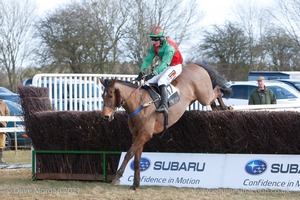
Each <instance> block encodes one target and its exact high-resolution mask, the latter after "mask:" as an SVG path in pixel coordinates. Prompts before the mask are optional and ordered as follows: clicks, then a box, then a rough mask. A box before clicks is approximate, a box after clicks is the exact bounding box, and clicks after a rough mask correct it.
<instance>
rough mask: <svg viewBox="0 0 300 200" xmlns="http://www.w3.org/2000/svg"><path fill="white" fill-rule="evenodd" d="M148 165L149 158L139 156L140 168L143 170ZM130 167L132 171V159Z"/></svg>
mask: <svg viewBox="0 0 300 200" xmlns="http://www.w3.org/2000/svg"><path fill="white" fill-rule="evenodd" d="M149 167H150V160H149V159H148V158H143V157H142V158H141V160H140V170H141V172H142V171H145V170H147V169H148V168H149ZM130 168H131V169H132V170H133V171H134V161H132V162H131V163H130Z"/></svg>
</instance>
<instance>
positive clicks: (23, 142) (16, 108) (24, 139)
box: [4, 100, 31, 150]
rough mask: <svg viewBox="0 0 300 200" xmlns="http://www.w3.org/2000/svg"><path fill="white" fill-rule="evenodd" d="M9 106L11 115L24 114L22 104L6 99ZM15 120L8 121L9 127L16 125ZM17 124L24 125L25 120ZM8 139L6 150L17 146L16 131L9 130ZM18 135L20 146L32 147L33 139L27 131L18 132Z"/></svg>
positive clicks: (18, 144)
mask: <svg viewBox="0 0 300 200" xmlns="http://www.w3.org/2000/svg"><path fill="white" fill-rule="evenodd" d="M4 101H5V103H6V105H7V107H8V108H9V111H10V116H23V111H22V107H21V105H20V104H18V103H15V102H13V101H9V100H4ZM14 126H15V125H14V122H8V123H7V127H14ZM16 126H17V127H18V126H24V123H23V122H16ZM5 135H6V140H5V150H8V149H11V148H13V147H14V146H15V132H7V133H5ZM16 135H17V146H18V147H25V148H30V147H31V141H30V139H29V138H28V135H27V133H25V132H16Z"/></svg>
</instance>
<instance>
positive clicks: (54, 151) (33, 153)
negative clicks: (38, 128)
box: [31, 150, 122, 182]
mask: <svg viewBox="0 0 300 200" xmlns="http://www.w3.org/2000/svg"><path fill="white" fill-rule="evenodd" d="M121 153H122V152H120V151H63V150H32V171H31V172H32V180H36V177H35V173H36V155H37V154H86V155H92V154H96V155H101V154H102V162H103V181H104V182H107V155H121Z"/></svg>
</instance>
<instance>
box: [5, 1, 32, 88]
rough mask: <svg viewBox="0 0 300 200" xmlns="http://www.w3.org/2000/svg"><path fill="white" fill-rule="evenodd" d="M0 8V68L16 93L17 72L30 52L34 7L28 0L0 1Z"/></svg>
mask: <svg viewBox="0 0 300 200" xmlns="http://www.w3.org/2000/svg"><path fill="white" fill-rule="evenodd" d="M0 6H1V8H2V9H0V67H1V69H2V70H3V71H5V73H6V74H7V78H8V81H9V86H10V89H11V90H13V91H16V90H17V81H18V77H17V72H18V70H20V69H21V68H22V67H23V64H24V62H25V60H26V59H27V58H28V57H29V55H30V53H31V52H32V48H31V47H32V44H31V42H32V38H33V37H32V35H31V34H32V25H33V22H34V19H35V16H34V11H35V6H34V4H33V3H32V2H30V0H24V1H18V0H9V1H7V0H0Z"/></svg>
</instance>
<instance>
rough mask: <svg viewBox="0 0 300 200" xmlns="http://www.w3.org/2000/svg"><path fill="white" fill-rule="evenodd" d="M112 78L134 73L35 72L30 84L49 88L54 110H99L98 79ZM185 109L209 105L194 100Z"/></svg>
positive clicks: (130, 77) (127, 78)
mask: <svg viewBox="0 0 300 200" xmlns="http://www.w3.org/2000/svg"><path fill="white" fill-rule="evenodd" d="M113 78H117V79H118V80H123V81H130V82H134V79H135V78H136V75H124V74H36V75H35V76H34V77H33V79H32V85H33V86H36V87H47V88H48V89H49V99H50V101H51V104H52V106H53V107H54V108H55V110H79V111H89V110H101V109H102V106H103V99H102V93H103V86H102V84H101V82H100V79H113ZM54 83H55V84H54ZM121 110H122V109H121ZM187 110H211V109H210V107H209V106H202V105H201V104H200V103H199V102H198V101H196V102H195V103H193V104H192V105H190V106H189V107H188V108H187Z"/></svg>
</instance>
